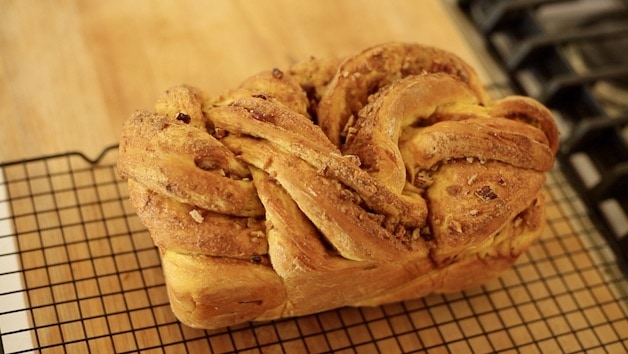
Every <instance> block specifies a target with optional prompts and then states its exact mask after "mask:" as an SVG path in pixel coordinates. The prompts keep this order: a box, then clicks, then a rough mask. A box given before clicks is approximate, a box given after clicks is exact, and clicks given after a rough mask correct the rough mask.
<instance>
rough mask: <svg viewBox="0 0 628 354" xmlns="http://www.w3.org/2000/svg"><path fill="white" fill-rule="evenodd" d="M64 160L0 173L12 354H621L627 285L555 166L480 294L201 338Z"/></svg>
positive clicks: (6, 329) (114, 201) (2, 294)
mask: <svg viewBox="0 0 628 354" xmlns="http://www.w3.org/2000/svg"><path fill="white" fill-rule="evenodd" d="M116 156H117V150H116V149H115V148H112V149H109V150H108V151H106V153H104V154H103V155H102V156H101V157H100V158H99V159H98V161H89V160H88V159H86V158H85V157H84V156H82V155H80V154H74V153H71V154H65V155H58V156H52V157H42V158H40V159H34V160H28V161H20V162H13V163H8V164H4V165H0V168H1V169H2V173H1V174H0V269H1V273H0V328H1V334H0V340H1V342H2V350H3V351H4V352H5V353H14V352H31V351H36V352H42V353H47V352H81V353H82V352H88V351H91V352H118V353H123V352H142V353H149V352H150V353H164V352H165V353H181V352H186V351H187V352H206V351H207V350H208V349H210V350H211V351H212V352H235V351H238V352H250V353H259V352H271V353H272V352H306V351H307V352H330V351H333V352H345V353H357V352H360V353H362V352H369V353H370V352H386V353H394V352H425V351H432V350H434V351H450V352H456V353H465V352H475V353H482V352H501V351H521V352H577V351H582V350H592V351H593V350H595V349H597V350H598V352H626V351H628V294H627V291H628V281H627V279H625V278H624V277H623V276H622V272H621V271H620V269H619V266H618V262H617V260H616V259H615V255H614V253H613V252H612V251H611V250H609V248H608V245H607V243H606V242H604V239H603V237H602V236H600V235H599V234H598V232H597V231H596V228H595V226H594V225H592V224H591V222H590V221H589V219H588V218H587V216H586V211H585V209H584V206H583V204H582V203H581V202H580V200H579V199H578V196H577V195H576V194H575V193H574V192H573V191H572V190H571V189H570V188H569V185H568V183H566V181H565V179H564V178H563V176H562V174H561V173H560V171H559V170H558V169H555V170H554V171H553V172H552V173H550V174H549V179H548V182H547V192H548V195H549V198H547V206H548V227H547V228H546V230H545V232H544V234H543V236H542V237H541V239H540V240H539V241H538V242H537V243H535V244H534V246H533V247H532V248H531V249H530V250H529V251H528V252H527V253H526V254H525V255H523V256H522V257H521V258H520V259H519V261H518V262H517V264H516V266H515V267H514V268H513V270H511V271H509V272H507V273H506V274H505V275H504V276H503V277H502V278H500V279H499V280H497V281H494V282H491V283H488V284H486V285H484V286H482V287H481V288H477V289H473V290H469V291H465V292H461V293H453V294H448V295H433V296H429V297H426V298H423V299H417V300H414V301H408V302H403V303H396V304H391V305H387V306H382V307H374V308H343V309H339V310H335V311H329V312H325V313H321V314H317V315H312V316H306V317H301V318H295V319H286V320H281V321H272V322H263V323H253V324H244V325H240V326H237V327H232V328H225V329H221V330H213V331H204V330H198V329H191V328H188V327H186V326H184V325H181V324H180V323H179V322H177V320H176V319H175V317H174V316H173V315H172V313H171V311H170V308H169V304H168V298H167V294H166V289H165V285H164V281H163V276H162V273H161V268H160V260H159V255H158V252H157V250H156V248H155V247H154V246H153V243H152V240H151V239H150V236H149V234H148V233H147V231H146V230H145V229H144V227H143V226H142V225H141V224H140V222H139V221H138V219H137V217H136V216H135V214H134V211H133V210H132V208H131V207H130V205H129V203H128V201H127V191H126V182H123V181H120V180H118V179H117V177H116V173H115V159H116Z"/></svg>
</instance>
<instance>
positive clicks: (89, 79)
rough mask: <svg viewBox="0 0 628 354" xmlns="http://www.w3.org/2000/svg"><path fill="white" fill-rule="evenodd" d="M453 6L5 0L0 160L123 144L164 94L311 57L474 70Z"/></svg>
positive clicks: (234, 80) (330, 0)
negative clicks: (134, 117) (415, 50)
mask: <svg viewBox="0 0 628 354" xmlns="http://www.w3.org/2000/svg"><path fill="white" fill-rule="evenodd" d="M450 5H451V1H448V0H445V1H441V0H417V1H408V0H394V1H375V0H368V1H362V0H360V1H358V0H343V1H336V0H323V1H308V2H301V1H298V2H296V1H288V0H272V1H243V0H236V1H192V0H185V1H174V0H170V1H169V0H155V1H134V0H116V1H96V0H86V1H72V0H59V1H38V0H19V1H18V0H2V1H0V124H1V125H0V142H1V144H0V161H5V162H6V161H10V160H16V159H23V158H28V157H35V156H40V155H48V154H53V153H61V152H66V151H71V150H77V151H82V152H84V153H85V154H87V155H88V156H95V155H97V154H98V153H99V152H100V151H101V150H102V149H103V148H104V147H106V146H108V145H111V144H115V143H117V142H118V137H119V132H120V127H121V124H122V122H123V120H124V119H126V118H127V117H128V116H129V115H130V114H131V113H132V112H133V111H134V110H136V109H140V108H150V107H152V104H153V102H154V100H155V98H156V97H157V96H158V95H159V94H160V93H161V92H162V91H164V90H165V89H167V88H168V87H170V86H173V85H176V84H180V83H188V84H191V85H194V86H197V87H199V88H202V89H203V90H205V91H207V92H208V93H209V94H210V95H214V94H218V93H220V92H221V91H223V90H225V89H228V88H231V87H233V86H235V85H237V84H238V83H239V82H240V81H242V80H243V79H244V78H245V77H247V76H249V75H252V74H254V73H256V72H258V71H261V70H266V69H270V68H273V67H279V68H282V67H286V66H288V65H290V64H291V63H294V62H295V61H298V60H303V59H307V58H309V57H310V56H318V57H323V56H339V57H342V56H346V55H349V54H351V53H353V52H355V51H358V50H361V49H363V48H365V47H367V46H370V45H374V44H378V43H382V42H386V41H414V42H420V43H423V44H429V45H435V46H439V47H441V48H443V49H447V50H450V51H453V52H455V53H456V54H458V55H460V56H461V57H463V58H464V59H466V60H468V61H470V62H471V64H472V65H474V66H478V65H477V63H476V60H475V58H474V54H473V51H472V49H471V48H470V47H469V45H468V44H466V42H465V40H464V39H463V36H462V35H461V33H460V30H459V28H458V27H457V25H456V24H455V23H454V21H452V20H451V14H450V11H451V9H450V7H451V6H450Z"/></svg>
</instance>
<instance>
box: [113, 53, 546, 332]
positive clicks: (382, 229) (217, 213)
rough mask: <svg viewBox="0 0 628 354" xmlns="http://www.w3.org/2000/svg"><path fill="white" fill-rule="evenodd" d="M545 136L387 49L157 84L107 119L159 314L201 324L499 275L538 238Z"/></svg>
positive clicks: (474, 88)
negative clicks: (146, 243)
mask: <svg viewBox="0 0 628 354" xmlns="http://www.w3.org/2000/svg"><path fill="white" fill-rule="evenodd" d="M557 136H558V132H557V129H556V127H555V125H554V122H553V120H552V117H551V114H550V112H549V111H548V110H547V109H546V108H545V107H543V106H542V105H541V104H539V103H537V102H536V101H534V100H532V99H530V98H524V97H517V96H513V97H507V98H504V99H500V100H497V101H492V100H491V99H490V98H489V97H488V96H487V94H486V93H485V91H484V90H483V88H482V86H481V83H480V82H479V80H478V77H477V75H476V73H475V72H474V70H473V69H472V68H471V67H469V65H468V64H467V63H465V62H464V61H462V60H461V59H459V58H458V57H456V56H455V55H453V54H451V53H447V52H445V51H442V50H439V49H436V48H431V47H425V46H422V45H418V44H406V43H389V44H384V45H380V46H376V47H372V48H369V49H366V50H364V51H362V52H360V53H357V54H356V55H354V56H351V57H349V58H346V59H344V60H342V61H340V60H333V59H329V60H321V59H310V60H308V61H305V62H302V63H299V64H296V65H294V66H293V67H291V68H289V69H288V70H285V71H281V70H278V69H274V70H272V71H269V72H263V73H260V74H258V75H255V76H252V77H250V78H249V79H247V80H246V81H245V82H243V83H242V85H241V86H240V87H237V88H235V89H233V90H230V91H227V92H225V93H224V94H223V95H221V96H220V97H217V98H213V99H208V98H206V97H204V96H203V93H202V92H200V91H199V90H198V89H195V88H193V87H189V86H185V85H182V86H178V87H174V88H172V89H170V90H168V91H166V92H165V94H164V95H163V96H162V97H160V98H159V99H158V101H157V103H156V107H155V112H146V111H138V112H136V113H135V114H133V116H132V117H130V119H128V120H127V121H126V122H125V125H124V127H123V134H122V138H121V142H120V154H119V161H118V168H119V172H120V174H121V176H123V177H125V178H128V187H129V194H130V198H131V201H132V204H133V206H134V207H135V208H136V209H137V213H138V215H139V217H140V219H141V221H142V222H143V223H144V224H145V225H146V227H147V228H148V230H149V231H150V234H151V236H152V238H153V240H154V242H155V244H156V245H157V246H158V247H159V249H160V251H161V255H162V265H163V270H164V275H165V279H166V284H167V288H168V292H169V296H170V301H171V305H172V309H173V311H174V313H175V314H176V315H177V317H178V318H179V319H180V320H181V321H182V322H184V323H186V324H188V325H190V326H194V327H202V328H216V327H224V326H229V325H234V324H237V323H241V322H244V321H250V320H268V319H276V318H281V317H288V316H299V315H305V314H311V313H316V312H320V311H324V310H328V309H333V308H337V307H341V306H370V305H378V304H383V303H389V302H394V301H401V300H406V299H412V298H417V297H421V296H424V295H427V294H430V293H441V292H451V291H458V290H462V289H467V288H470V287H474V286H478V285H479V284H481V283H483V282H485V281H487V280H489V279H493V278H495V277H497V276H499V275H500V274H501V273H502V272H503V271H504V270H506V269H507V268H509V267H510V266H511V265H512V263H513V262H514V261H515V259H516V258H517V256H519V255H520V254H521V253H522V252H523V251H525V250H526V248H527V247H528V246H529V245H530V243H531V242H533V241H534V239H535V238H536V237H537V236H538V235H539V234H540V232H541V230H542V228H543V226H544V223H545V220H544V202H543V194H542V187H543V184H544V181H545V172H546V171H548V170H549V169H550V168H551V166H552V164H553V159H554V154H555V153H556V150H557V146H558V137H557Z"/></svg>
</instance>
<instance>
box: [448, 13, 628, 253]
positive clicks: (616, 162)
mask: <svg viewBox="0 0 628 354" xmlns="http://www.w3.org/2000/svg"><path fill="white" fill-rule="evenodd" d="M457 3H458V7H459V9H460V10H461V11H462V12H463V13H464V21H466V22H469V23H470V24H471V25H472V27H473V28H472V29H471V31H475V32H478V35H479V36H480V37H481V38H482V44H481V45H480V46H479V48H482V47H486V49H488V51H489V53H490V54H491V57H492V59H493V60H495V61H496V62H497V63H498V65H499V67H500V69H501V70H503V72H504V74H505V75H507V77H508V80H509V82H510V83H511V84H512V85H513V86H514V88H515V90H516V91H517V92H519V93H522V94H525V95H528V96H532V97H535V98H537V99H539V100H540V101H541V102H543V103H544V104H546V105H547V106H548V107H549V108H551V109H552V110H553V111H554V113H555V115H556V117H557V118H560V119H559V120H560V122H561V123H562V124H561V133H562V138H563V139H562V142H561V149H560V150H559V153H558V156H557V158H558V159H559V160H560V161H561V166H562V167H563V172H565V175H566V176H567V177H568V180H569V182H570V183H572V185H573V186H574V187H575V188H576V190H577V191H578V193H579V194H580V197H581V198H582V200H583V201H584V202H585V204H586V205H587V207H588V209H589V210H590V211H591V213H592V215H594V217H595V218H596V219H598V220H600V223H599V227H600V230H602V232H603V235H605V236H606V238H607V242H609V243H610V244H611V246H612V247H613V248H614V249H615V251H616V252H617V254H618V255H619V256H620V257H623V258H624V261H628V190H627V189H626V185H627V184H628V106H627V105H626V102H625V100H626V98H625V97H626V92H628V91H627V89H626V88H627V87H628V86H627V85H626V83H627V82H628V81H627V80H628V60H627V59H626V58H628V57H626V56H625V55H623V52H622V54H619V56H618V57H617V58H615V57H614V56H613V52H612V51H610V50H609V49H610V48H620V49H617V52H621V51H622V50H624V48H625V46H627V45H628V2H627V1H621V0H604V1H602V0H596V1H589V0H457ZM600 58H605V59H604V60H601V59H600ZM617 82H621V84H617ZM618 101H623V102H622V103H618Z"/></svg>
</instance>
